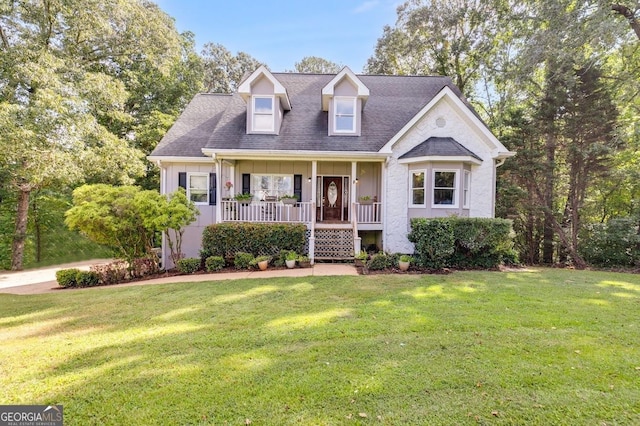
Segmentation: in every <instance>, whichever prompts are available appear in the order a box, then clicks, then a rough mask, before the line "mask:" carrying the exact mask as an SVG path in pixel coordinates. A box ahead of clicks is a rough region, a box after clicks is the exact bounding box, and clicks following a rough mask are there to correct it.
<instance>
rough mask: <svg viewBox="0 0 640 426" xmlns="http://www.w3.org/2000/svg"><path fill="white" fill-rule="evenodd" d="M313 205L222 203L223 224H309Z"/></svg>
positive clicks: (306, 203)
mask: <svg viewBox="0 0 640 426" xmlns="http://www.w3.org/2000/svg"><path fill="white" fill-rule="evenodd" d="M314 210H315V209H314V208H313V203H311V202H301V203H295V204H284V203H282V202H281V201H252V202H251V203H241V202H239V201H236V200H231V201H227V200H223V201H222V221H223V222H298V223H311V221H312V219H313V217H314V213H315V211H314Z"/></svg>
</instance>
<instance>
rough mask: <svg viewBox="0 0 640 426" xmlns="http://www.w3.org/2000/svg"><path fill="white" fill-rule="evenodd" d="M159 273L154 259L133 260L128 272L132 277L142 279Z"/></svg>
mask: <svg viewBox="0 0 640 426" xmlns="http://www.w3.org/2000/svg"><path fill="white" fill-rule="evenodd" d="M159 271H160V268H159V267H158V262H157V260H156V259H154V258H150V257H143V258H140V259H133V261H132V262H131V268H129V272H130V273H131V276H132V277H136V278H142V277H145V276H147V275H152V274H156V273H158V272H159Z"/></svg>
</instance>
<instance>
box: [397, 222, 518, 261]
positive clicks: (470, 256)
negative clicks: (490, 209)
mask: <svg viewBox="0 0 640 426" xmlns="http://www.w3.org/2000/svg"><path fill="white" fill-rule="evenodd" d="M409 241H411V242H412V243H414V244H415V247H416V253H415V257H416V261H417V263H418V265H420V266H424V267H427V268H435V269H438V268H443V267H454V268H470V269H475V268H483V269H489V268H496V267H497V266H499V265H500V264H502V263H503V262H510V263H515V262H516V261H517V255H516V253H515V251H514V250H513V238H512V231H511V221H510V220H507V219H485V218H459V217H450V218H437V219H425V218H418V219H412V220H411V232H410V233H409Z"/></svg>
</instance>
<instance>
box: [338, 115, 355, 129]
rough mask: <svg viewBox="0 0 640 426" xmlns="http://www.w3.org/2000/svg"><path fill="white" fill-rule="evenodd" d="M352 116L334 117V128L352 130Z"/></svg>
mask: <svg viewBox="0 0 640 426" xmlns="http://www.w3.org/2000/svg"><path fill="white" fill-rule="evenodd" d="M353 122H354V117H340V116H337V117H336V130H338V131H343V132H346V131H350V132H351V131H353V129H354V125H353Z"/></svg>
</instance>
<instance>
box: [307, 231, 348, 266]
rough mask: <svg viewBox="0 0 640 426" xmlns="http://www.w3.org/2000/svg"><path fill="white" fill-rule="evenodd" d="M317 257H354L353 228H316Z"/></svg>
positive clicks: (315, 255) (340, 258) (338, 258)
mask: <svg viewBox="0 0 640 426" xmlns="http://www.w3.org/2000/svg"><path fill="white" fill-rule="evenodd" d="M315 237H316V240H315V252H314V258H316V259H335V260H343V259H349V258H353V228H333V229H317V228H316V230H315Z"/></svg>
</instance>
